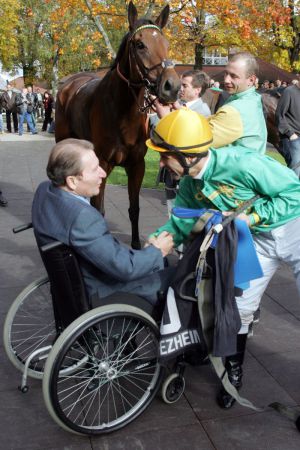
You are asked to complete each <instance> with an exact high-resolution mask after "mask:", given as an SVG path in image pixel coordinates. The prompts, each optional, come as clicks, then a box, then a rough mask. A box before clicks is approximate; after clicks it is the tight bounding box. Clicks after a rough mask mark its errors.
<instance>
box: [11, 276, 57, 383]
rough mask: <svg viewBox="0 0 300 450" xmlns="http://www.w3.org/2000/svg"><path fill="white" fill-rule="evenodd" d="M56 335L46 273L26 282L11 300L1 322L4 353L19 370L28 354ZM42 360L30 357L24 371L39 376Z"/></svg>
mask: <svg viewBox="0 0 300 450" xmlns="http://www.w3.org/2000/svg"><path fill="white" fill-rule="evenodd" d="M55 338H56V328H55V320H54V314H53V308H52V298H51V293H50V283H49V280H48V278H47V277H42V278H39V279H38V280H36V281H34V282H33V283H31V284H30V285H28V286H27V287H26V288H25V289H24V290H23V291H22V292H21V293H20V294H19V295H18V296H17V298H16V299H15V300H14V302H13V303H12V305H11V307H10V309H9V311H8V313H7V316H6V319H5V323H4V331H3V341H4V348H5V351H6V354H7V356H8V358H9V359H10V361H11V362H12V364H13V365H14V366H15V367H16V368H17V369H18V370H20V371H21V372H23V371H24V365H25V362H26V359H27V358H28V356H29V355H30V354H31V353H32V352H33V351H35V350H37V349H39V348H41V347H45V346H48V345H52V344H53V342H54V339H55ZM44 365H45V360H44V359H43V360H38V359H37V358H36V359H35V360H32V361H31V363H30V365H29V369H28V375H29V376H31V377H32V378H37V379H42V377H43V371H44Z"/></svg>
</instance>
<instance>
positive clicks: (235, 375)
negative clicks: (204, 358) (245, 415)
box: [217, 334, 247, 409]
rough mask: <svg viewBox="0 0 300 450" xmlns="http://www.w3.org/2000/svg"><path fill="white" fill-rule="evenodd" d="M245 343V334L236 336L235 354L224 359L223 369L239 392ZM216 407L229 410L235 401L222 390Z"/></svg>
mask: <svg viewBox="0 0 300 450" xmlns="http://www.w3.org/2000/svg"><path fill="white" fill-rule="evenodd" d="M246 342H247V334H238V336H237V353H236V354H235V355H230V356H227V357H226V360H225V368H226V370H227V374H228V378H229V381H230V383H231V384H232V385H233V386H234V387H235V388H236V389H237V390H239V389H240V388H241V387H242V377H243V369H242V365H243V362H244V356H245V349H246ZM217 402H218V405H219V406H220V407H221V408H225V409H229V408H231V407H232V406H233V404H234V402H235V399H234V398H233V397H232V396H231V395H230V394H228V392H227V391H226V390H225V389H224V387H223V386H222V388H221V389H220V392H219V393H218V396H217Z"/></svg>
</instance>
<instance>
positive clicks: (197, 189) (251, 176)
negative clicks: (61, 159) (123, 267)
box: [147, 108, 300, 408]
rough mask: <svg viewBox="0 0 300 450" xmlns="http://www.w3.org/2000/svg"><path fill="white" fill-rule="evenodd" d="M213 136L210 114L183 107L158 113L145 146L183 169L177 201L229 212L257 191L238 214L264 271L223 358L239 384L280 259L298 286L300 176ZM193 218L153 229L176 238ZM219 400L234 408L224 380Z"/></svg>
mask: <svg viewBox="0 0 300 450" xmlns="http://www.w3.org/2000/svg"><path fill="white" fill-rule="evenodd" d="M212 143H213V136H212V132H211V128H210V126H209V124H208V121H207V119H205V118H204V117H203V116H201V115H200V114H197V113H196V112H194V111H190V110H187V109H185V108H182V109H179V110H177V111H173V112H171V113H170V114H168V115H166V116H165V117H164V118H163V119H161V120H160V122H159V123H158V125H157V127H156V128H155V130H153V131H152V134H151V138H150V139H148V141H147V146H148V147H149V148H150V149H151V150H155V151H158V152H160V166H161V167H166V168H167V169H168V170H169V171H170V172H171V173H172V174H173V176H174V177H175V178H181V177H183V178H182V179H181V182H180V185H179V191H178V194H177V196H176V200H175V206H180V207H186V208H193V209H200V208H208V209H217V210H219V211H222V212H223V214H224V215H228V214H230V213H231V212H232V211H234V210H235V209H236V208H237V207H238V206H240V205H241V204H242V203H244V202H245V201H247V200H249V199H252V198H253V197H254V196H256V195H259V196H260V198H258V200H256V201H255V202H254V203H253V205H252V206H251V207H250V208H249V209H248V210H246V211H245V212H244V213H242V214H240V215H239V216H238V217H239V218H240V219H242V220H244V221H245V222H246V223H247V224H248V226H249V227H250V230H251V233H252V236H253V240H254V245H255V248H256V251H257V255H258V258H259V261H260V264H261V267H262V270H263V274H264V275H263V277H261V278H259V279H256V280H253V281H251V282H250V287H249V288H248V289H246V290H245V291H244V292H243V295H242V296H241V297H236V301H237V306H238V309H239V313H240V317H241V321H242V327H241V329H240V331H239V334H238V338H237V353H236V354H235V355H231V356H229V357H227V358H226V364H225V366H226V369H227V371H228V376H229V379H230V381H231V382H232V384H234V386H235V387H237V388H239V387H240V386H241V380H242V364H243V360H244V352H245V347H246V340H247V333H248V329H249V325H250V324H251V322H252V321H253V313H254V312H255V311H256V310H257V308H258V306H259V303H260V299H261V297H262V295H263V293H264V291H265V289H266V288H267V285H268V283H269V281H270V280H271V278H272V276H273V275H274V273H275V271H276V269H277V268H278V266H279V263H280V261H285V262H286V263H287V264H288V265H289V266H290V267H291V269H292V270H293V273H294V276H295V278H296V283H297V288H298V290H299V292H300V232H299V227H300V202H299V198H300V182H299V180H298V178H297V176H296V175H295V173H293V172H292V170H290V169H288V168H287V167H285V166H283V165H281V164H280V163H278V162H277V161H275V160H274V159H272V158H269V157H267V156H265V155H261V154H259V152H258V151H255V150H254V151H253V149H252V148H251V147H250V148H247V147H246V146H242V145H234V146H231V145H229V146H227V147H224V148H223V149H222V151H219V150H215V149H214V148H211V145H212ZM256 150H257V149H256ZM196 220H197V219H196V218H195V219H180V218H178V217H175V216H174V215H172V216H171V217H170V219H169V220H168V221H167V222H166V223H165V225H163V226H162V227H160V228H159V229H158V230H157V231H156V236H158V235H159V234H160V233H162V232H163V231H167V232H169V233H171V234H172V235H173V238H174V243H175V245H179V244H181V243H183V242H184V241H185V239H186V238H187V236H188V235H189V233H190V231H191V230H192V228H193V226H194V224H195V222H196ZM218 403H219V405H220V406H221V407H223V408H230V407H231V406H232V405H233V403H234V399H233V398H232V397H231V396H230V395H229V394H228V393H227V392H226V391H224V389H223V388H222V389H221V391H220V392H219V395H218Z"/></svg>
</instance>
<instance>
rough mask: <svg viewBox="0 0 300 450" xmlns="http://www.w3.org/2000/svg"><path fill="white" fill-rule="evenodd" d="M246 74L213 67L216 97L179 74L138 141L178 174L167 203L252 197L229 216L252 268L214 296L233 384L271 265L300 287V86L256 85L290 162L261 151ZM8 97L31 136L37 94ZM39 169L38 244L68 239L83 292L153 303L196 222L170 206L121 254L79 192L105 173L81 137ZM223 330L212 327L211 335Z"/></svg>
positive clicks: (194, 74)
mask: <svg viewBox="0 0 300 450" xmlns="http://www.w3.org/2000/svg"><path fill="white" fill-rule="evenodd" d="M257 73H258V65H257V61H256V59H255V58H254V57H253V56H252V55H251V54H249V53H245V52H241V53H237V54H235V55H233V56H232V57H231V58H230V60H229V62H228V64H227V67H226V69H225V72H224V85H223V87H224V91H225V92H226V95H225V96H223V97H222V96H221V92H222V91H221V88H220V86H219V85H218V84H216V82H214V83H213V84H210V83H211V81H210V82H209V80H208V79H207V76H206V75H205V74H203V72H199V71H187V72H185V73H183V75H182V78H181V79H182V87H181V90H180V93H179V100H178V101H177V102H175V103H174V104H172V105H164V104H161V103H160V102H159V101H158V100H157V99H156V100H155V101H154V109H155V112H154V114H153V115H152V116H151V119H150V121H151V125H152V129H151V133H150V139H148V140H147V146H148V148H149V149H151V150H153V151H157V152H159V154H160V166H161V167H162V168H165V169H166V170H167V173H168V174H169V175H170V179H171V180H179V179H180V180H181V181H180V184H179V187H178V188H177V189H176V196H175V197H176V198H175V199H173V202H174V204H175V206H179V207H186V208H192V209H201V208H205V209H209V210H217V211H220V212H221V213H222V214H223V216H224V217H226V216H228V215H230V214H231V213H232V212H233V211H235V210H236V209H237V208H239V207H240V206H241V205H242V204H243V203H244V202H247V201H250V200H252V201H253V203H252V204H251V205H250V206H248V207H247V209H246V210H245V211H244V212H242V213H241V214H239V216H238V218H239V219H240V220H242V221H243V222H244V223H245V224H246V225H247V227H248V228H249V230H250V232H251V235H252V238H253V243H254V247H255V250H256V253H257V257H258V260H259V263H260V266H261V269H262V276H260V277H258V278H255V279H252V280H251V281H250V284H249V286H248V287H245V288H244V289H243V291H238V294H237V293H236V291H235V290H234V285H233V286H231V285H230V286H229V285H228V286H227V287H228V292H229V293H230V295H227V294H226V299H225V297H224V299H223V298H217V299H215V301H219V302H221V303H222V302H223V300H224V301H225V300H226V302H231V303H232V304H234V305H235V306H236V308H237V311H238V313H239V321H238V322H237V323H236V324H235V325H237V324H238V328H237V331H236V332H235V334H234V336H233V338H234V339H233V340H231V341H230V342H228V346H226V345H224V342H223V343H220V342H217V345H221V347H222V346H223V347H222V348H223V354H222V356H224V358H225V367H226V371H227V374H228V378H229V381H230V382H231V384H232V385H233V386H234V387H235V388H236V389H240V387H241V385H242V377H243V362H244V356H245V349H246V344H247V336H248V333H249V329H250V327H251V325H252V322H253V317H254V314H255V312H256V311H257V309H258V308H259V305H260V301H261V298H262V296H263V293H264V291H265V289H266V288H267V286H268V284H269V282H270V280H271V278H272V277H273V275H274V274H275V272H276V270H277V268H278V266H279V264H280V262H285V263H286V264H287V265H288V266H289V267H290V268H291V270H292V272H293V274H294V276H295V279H296V285H297V288H298V291H299V293H300V234H299V226H300V201H299V200H300V182H299V172H300V171H299V166H300V156H299V155H300V85H299V83H296V82H295V83H292V85H291V86H285V85H284V84H285V83H279V80H277V81H276V85H274V88H273V87H272V86H271V83H269V82H267V81H264V83H263V87H262V89H263V90H267V89H277V90H278V92H279V89H280V88H281V90H280V92H279V93H280V100H279V102H278V108H277V111H276V121H277V124H278V129H279V133H280V137H281V145H282V148H283V149H284V151H285V153H286V155H287V156H286V158H287V161H288V166H289V167H290V168H291V169H293V170H291V169H290V168H289V167H285V166H284V165H282V164H280V163H279V162H277V161H276V160H273V159H271V158H268V157H266V156H265V152H266V145H267V129H266V123H265V118H264V112H263V106H262V100H261V95H260V93H259V89H257ZM209 86H212V88H213V90H217V91H219V92H220V95H219V97H220V99H221V102H220V103H219V104H218V106H217V107H216V111H214V114H211V113H212V111H211V108H210V106H209V105H208V104H207V103H206V102H205V101H204V100H203V99H204V98H205V97H204V94H205V93H206V95H207V92H206V91H207V88H208V87H209ZM8 97H9V100H10V102H8V101H7V102H6V103H5V105H6V110H8V109H9V108H10V112H11V113H12V112H13V111H12V109H13V107H11V106H9V105H12V104H13V105H16V107H17V108H19V109H18V110H17V113H18V115H19V133H20V123H23V122H21V119H22V120H27V123H28V125H29V127H30V129H31V132H32V133H34V132H35V128H34V127H35V125H34V122H33V121H32V116H33V111H34V109H35V110H36V109H37V106H35V105H37V104H38V102H37V101H36V100H35V98H36V97H34V95H33V93H32V91H31V90H28V89H24V90H23V92H22V95H21V96H20V95H19V96H16V98H15V100H14V101H12V94H11V96H8ZM206 98H207V97H206ZM43 104H44V106H45V119H44V124H43V129H46V127H47V124H48V123H49V122H50V118H51V117H50V116H49V110H48V113H46V109H47V108H50V106H49V105H51V97H50V95H49V94H48V95H46V94H45V95H44V100H43ZM25 105H26V106H25ZM40 107H41V105H40ZM199 113H200V114H199ZM20 116H21V119H20ZM14 123H15V122H14ZM21 131H22V128H21ZM47 175H48V178H49V180H48V181H45V182H43V183H41V185H40V186H39V187H38V189H37V191H36V193H35V196H34V201H33V207H32V222H33V227H34V231H35V236H36V240H37V243H38V245H39V246H41V245H45V244H47V243H49V242H51V241H53V240H60V241H62V242H64V243H65V244H67V245H69V246H71V247H72V248H73V249H74V250H75V251H76V252H77V254H78V256H79V263H80V266H81V269H82V274H83V279H84V282H85V285H86V288H87V292H88V295H89V296H91V297H93V296H95V295H97V296H98V297H99V299H100V300H99V301H101V298H102V297H103V296H107V295H110V294H112V293H114V292H120V291H121V292H130V293H134V294H138V295H141V296H143V297H145V298H146V299H147V300H148V301H149V302H150V303H152V304H155V302H156V301H157V292H158V291H161V290H163V291H165V290H167V288H168V286H169V285H170V283H171V280H172V277H173V276H174V270H175V269H174V268H166V267H165V263H164V258H165V257H166V256H167V255H168V254H170V253H171V252H172V251H173V248H174V247H177V246H178V245H180V244H182V243H185V242H186V241H187V239H188V237H189V235H190V232H191V230H192V229H193V226H194V225H195V222H196V219H194V218H189V219H188V220H185V221H183V220H182V219H181V218H178V217H176V216H175V215H173V214H172V212H171V211H170V217H169V220H168V221H167V222H166V223H165V224H164V225H162V226H161V227H160V228H159V229H157V230H156V231H155V232H154V233H153V234H152V235H151V236H150V237H149V238H148V242H147V243H146V246H145V248H144V249H142V250H131V249H128V248H127V247H126V246H124V245H123V244H122V243H120V242H119V241H117V240H116V239H115V238H114V237H112V235H111V234H110V232H109V230H108V226H107V223H106V221H105V219H104V217H103V216H102V214H101V213H100V212H99V211H97V210H96V209H94V208H93V207H92V206H91V205H90V201H89V199H90V198H91V197H93V196H95V195H97V194H98V193H99V190H100V186H101V183H102V181H103V179H104V178H105V177H106V173H105V171H104V170H103V169H102V168H101V167H100V166H99V160H98V158H97V156H96V155H95V153H94V147H93V144H91V143H90V142H87V141H83V140H76V139H66V140H63V141H61V142H59V143H58V144H56V145H55V146H54V148H53V150H52V152H51V154H50V157H49V161H48V166H47ZM0 199H1V198H0ZM230 245H231V246H232V245H237V244H236V243H234V244H233V243H232V242H230ZM227 248H229V247H227ZM230 248H231V247H230ZM233 253H234V252H233ZM233 253H232V254H233ZM230 254H231V253H230V252H228V253H226V255H225V258H227V259H228V258H229V256H228V255H230ZM223 257H224V255H223ZM233 262H234V261H231V263H233ZM230 267H231V266H230ZM230 270H233V269H230ZM227 275H228V274H227ZM232 281H233V279H232ZM219 295H222V294H220V293H219ZM229 322H230V319H229ZM229 322H228V323H229ZM231 332H232V328H231ZM224 333H225V335H226V330H224V329H223V335H222V334H219V336H224ZM217 334H218V332H217ZM217 401H218V404H219V405H220V407H222V408H225V409H229V408H231V407H232V406H233V404H234V402H235V398H234V397H233V396H232V395H231V394H230V393H228V391H227V390H226V389H224V387H222V388H221V389H220V391H219V393H218V396H217Z"/></svg>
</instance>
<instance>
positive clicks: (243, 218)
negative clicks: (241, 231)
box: [222, 211, 250, 227]
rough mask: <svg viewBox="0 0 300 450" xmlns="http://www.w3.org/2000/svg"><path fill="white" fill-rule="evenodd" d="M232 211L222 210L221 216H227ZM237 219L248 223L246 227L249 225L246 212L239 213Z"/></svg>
mask: <svg viewBox="0 0 300 450" xmlns="http://www.w3.org/2000/svg"><path fill="white" fill-rule="evenodd" d="M232 213H234V211H222V214H223V216H225V217H227V216H230V215H231V214H232ZM237 219H241V220H243V221H244V222H246V224H247V225H248V227H250V219H249V217H248V216H247V214H245V213H241V214H239V215H238V216H237Z"/></svg>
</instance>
